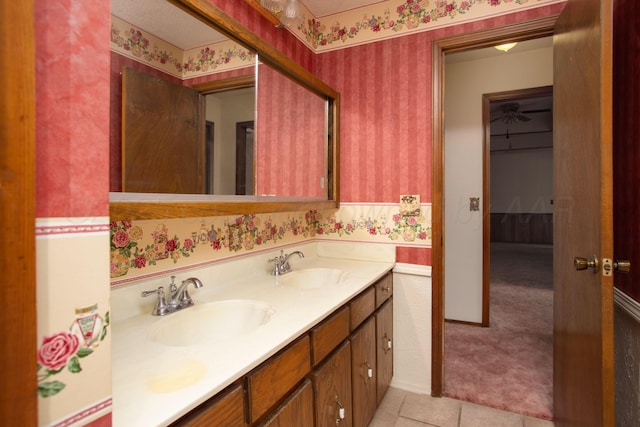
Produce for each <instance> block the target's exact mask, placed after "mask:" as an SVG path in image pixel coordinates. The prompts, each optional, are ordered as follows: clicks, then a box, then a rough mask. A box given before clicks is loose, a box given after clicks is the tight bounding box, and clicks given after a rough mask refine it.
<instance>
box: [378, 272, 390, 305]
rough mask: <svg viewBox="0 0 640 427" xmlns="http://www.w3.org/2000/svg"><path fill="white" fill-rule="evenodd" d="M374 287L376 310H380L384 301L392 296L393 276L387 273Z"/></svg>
mask: <svg viewBox="0 0 640 427" xmlns="http://www.w3.org/2000/svg"><path fill="white" fill-rule="evenodd" d="M374 287H375V288H376V308H380V306H381V305H382V304H384V302H385V301H386V300H388V299H389V298H391V297H392V296H393V274H392V273H391V272H389V273H387V274H386V275H385V276H384V277H383V278H382V279H380V280H378V281H377V282H376V284H375V285H374Z"/></svg>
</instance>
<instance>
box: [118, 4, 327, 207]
mask: <svg viewBox="0 0 640 427" xmlns="http://www.w3.org/2000/svg"><path fill="white" fill-rule="evenodd" d="M147 2H148V3H147ZM132 3H136V4H137V3H139V2H129V1H127V0H113V2H112V14H113V16H114V20H115V18H116V17H117V18H120V19H122V20H123V21H126V22H127V23H129V24H131V26H132V27H133V26H135V27H136V28H143V29H146V28H147V27H146V26H148V25H151V24H149V23H148V22H149V20H152V21H153V22H154V28H156V29H157V28H159V29H157V30H155V31H156V32H159V33H161V34H155V33H154V36H156V37H158V38H160V39H162V40H165V41H167V42H169V43H170V44H171V45H174V46H178V47H180V48H181V49H188V47H187V46H185V47H181V44H182V45H184V43H186V42H184V41H182V40H180V31H177V30H175V29H170V26H171V25H178V29H180V28H181V29H182V30H183V31H187V32H190V33H195V32H196V28H197V26H202V28H201V31H199V32H198V33H199V36H200V37H202V39H201V41H199V42H198V43H200V46H204V45H207V44H211V43H214V42H219V41H220V40H224V39H225V38H227V39H229V40H230V41H231V42H232V43H234V44H236V43H237V45H236V46H237V48H236V47H232V48H231V49H229V50H228V51H229V52H232V51H233V55H237V56H238V57H240V56H241V57H242V60H243V61H244V62H242V63H240V65H239V66H238V67H236V68H234V69H232V70H230V71H229V69H224V70H222V71H214V72H208V73H207V72H205V73H203V72H200V73H197V76H195V77H192V78H185V77H184V74H186V71H189V70H190V69H193V70H195V69H196V68H197V67H200V68H197V69H198V71H202V70H203V68H202V67H201V64H200V65H199V64H198V63H197V60H198V58H197V57H196V58H195V61H194V60H192V59H191V57H189V61H187V62H184V61H183V63H181V64H177V65H176V67H177V68H180V67H182V70H180V71H182V72H183V76H182V78H180V77H175V76H166V75H164V74H163V73H161V72H158V71H157V70H148V69H147V70H146V69H144V68H145V67H139V66H134V67H128V66H127V65H131V64H132V62H131V61H128V60H126V58H125V59H121V58H120V56H119V55H117V54H114V53H112V84H111V91H112V109H111V110H112V123H111V132H112V141H111V151H112V154H111V188H110V191H111V192H110V215H111V217H112V218H114V219H125V218H126V219H155V218H173V217H191V216H215V215H230V214H238V213H246V212H255V213H258V212H276V211H295V210H307V209H327V208H334V207H337V206H338V156H337V154H338V108H339V94H338V93H337V92H336V91H335V90H333V89H332V88H331V87H329V86H327V85H326V84H324V83H322V82H320V81H319V80H318V79H317V78H315V77H314V76H313V75H312V74H311V73H309V72H308V71H307V70H306V69H304V68H302V67H301V66H299V65H298V64H297V63H295V62H293V61H291V60H290V59H289V58H287V57H286V56H285V55H283V54H282V53H281V52H279V51H277V50H276V49H275V48H273V47H272V46H271V45H269V44H268V43H266V42H265V41H263V40H262V39H260V38H259V37H258V36H257V35H255V34H254V33H252V32H251V31H249V30H248V29H246V28H244V27H243V26H241V25H240V24H239V23H238V22H237V21H235V20H234V19H233V18H231V17H229V16H228V15H226V14H225V13H224V12H222V11H221V10H220V9H218V8H217V7H216V6H214V5H212V4H211V3H209V2H208V1H207V0H171V1H168V0H144V1H143V2H140V3H147V4H146V6H144V7H147V10H146V11H145V12H144V13H133V12H132V11H131V10H130V9H131V8H132V6H131V5H132ZM136 7H140V6H136ZM149 8H150V9H149ZM170 8H173V10H172V9H170ZM167 10H169V11H170V12H169V13H167ZM180 14H182V15H180ZM119 15H123V16H119ZM138 15H141V16H142V17H143V19H138V18H137V17H136V16H138ZM179 16H180V18H178V17H179ZM185 19H191V20H192V21H190V23H188V24H185V22H186V21H184V20H185ZM145 20H146V21H145ZM158 22H160V24H158ZM145 23H146V24H145ZM203 24H204V25H203ZM164 30H167V31H166V32H163V31H164ZM131 32H132V33H133V30H131ZM176 33H177V34H178V40H168V39H169V38H170V37H174V35H175V34H176ZM200 34H201V35H200ZM189 35H190V36H193V34H189ZM128 36H130V35H129V34H128ZM134 36H135V34H134ZM112 38H113V35H112ZM141 38H144V34H143V37H141ZM141 42H142V43H143V44H144V43H145V42H146V43H147V46H146V49H144V51H143V52H142V53H138V52H133V53H134V54H140V55H158V56H160V55H162V54H166V50H167V49H162V46H161V48H158V47H157V46H154V47H153V48H151V47H150V46H148V45H149V42H148V40H142V41H141ZM190 43H192V42H191V41H190ZM133 44H134V43H132V42H131V41H130V42H129V45H131V46H133ZM131 46H126V47H127V48H129V49H132V50H133V48H134V47H136V46H133V47H131ZM203 52H204V51H203ZM207 52H208V51H207ZM228 56H232V54H231V53H229V55H228ZM114 57H115V58H116V59H115V60H114ZM134 59H135V58H134ZM163 59H164V58H163ZM223 59H224V58H223ZM251 60H253V62H250V61H251ZM167 61H168V60H167ZM167 61H165V63H166V62H167ZM194 64H195V65H194ZM135 68H137V69H135ZM149 71H151V72H149ZM121 73H122V75H121ZM187 77H188V76H187ZM139 78H142V79H143V80H138V79H139ZM127 85H128V86H129V87H132V88H133V89H135V90H132V91H131V92H130V91H129V89H127V87H126V86H127ZM164 85H166V86H169V87H170V88H171V90H174V89H175V90H182V89H184V88H187V89H188V90H189V91H190V93H192V94H195V95H193V96H192V95H189V92H187V95H184V98H185V99H188V101H184V102H183V101H182V100H183V95H176V94H175V93H172V92H169V94H166V93H165V92H164V91H160V90H159V87H160V86H164ZM145 87H146V91H147V92H149V93H151V94H152V95H158V97H156V98H153V97H151V98H149V97H148V96H147V95H144V96H142V98H141V99H143V100H144V101H143V102H142V104H140V103H139V102H138V101H137V100H136V96H140V95H139V94H137V92H138V91H141V90H143V89H144V88H145ZM163 90H164V89H163ZM180 93H182V92H180ZM150 99H151V100H150ZM167 99H169V100H171V102H169V103H167V102H166V100H167ZM177 100H180V102H178V101H177ZM136 102H138V103H136ZM145 103H146V105H145ZM114 105H115V107H114ZM118 109H119V110H118ZM176 110H180V114H186V117H183V116H181V115H179V114H178V112H177V111H176ZM114 111H115V113H114ZM143 111H144V112H145V113H148V114H149V115H147V116H143V115H142V112H143ZM114 116H115V117H114ZM143 117H144V118H143ZM175 130H177V135H175V136H169V135H170V134H171V132H172V131H175ZM190 132H191V133H193V135H195V136H194V137H193V138H194V141H195V142H194V143H191V145H189V144H186V143H185V141H184V140H185V138H186V137H185V135H187V134H189V133H190ZM189 138H191V137H189ZM138 140H139V141H138ZM176 140H177V141H178V142H179V145H177V144H176ZM140 141H141V144H142V145H136V144H138V143H139V142H140ZM168 146H173V147H174V149H173V151H172V150H171V149H168V148H167V147H168ZM176 147H177V148H176ZM120 148H121V150H120ZM189 151H190V152H192V153H194V154H195V157H191V158H187V157H185V156H183V154H185V153H186V152H189ZM159 171H160V173H159V175H158V172H159ZM154 173H155V174H156V178H154V177H151V178H148V176H152V175H153V174H154ZM149 174H151V175H149ZM163 181H164V182H163Z"/></svg>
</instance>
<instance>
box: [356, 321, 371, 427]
mask: <svg viewBox="0 0 640 427" xmlns="http://www.w3.org/2000/svg"><path fill="white" fill-rule="evenodd" d="M376 370H377V367H376V323H375V318H374V317H373V316H370V317H369V318H368V319H367V320H366V321H365V322H364V323H363V325H362V326H361V327H360V328H359V329H358V330H357V331H356V332H354V333H353V334H352V335H351V389H352V396H353V398H352V400H353V426H354V427H366V426H368V425H369V422H370V421H371V420H372V419H373V416H374V415H375V412H376V407H377V405H378V400H377V397H376V393H377V381H376Z"/></svg>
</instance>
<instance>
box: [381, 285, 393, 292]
mask: <svg viewBox="0 0 640 427" xmlns="http://www.w3.org/2000/svg"><path fill="white" fill-rule="evenodd" d="M382 290H383V291H385V292H391V287H390V286H386V287H384V288H382Z"/></svg>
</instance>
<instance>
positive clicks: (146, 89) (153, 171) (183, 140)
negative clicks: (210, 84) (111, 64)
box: [122, 68, 206, 194]
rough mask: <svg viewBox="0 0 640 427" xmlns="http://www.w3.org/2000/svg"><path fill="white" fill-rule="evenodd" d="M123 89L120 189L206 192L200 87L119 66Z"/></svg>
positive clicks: (145, 191)
mask: <svg viewBox="0 0 640 427" xmlns="http://www.w3.org/2000/svg"><path fill="white" fill-rule="evenodd" d="M122 90H123V94H122V100H123V108H122V191H127V192H138V193H177V194H202V193H204V192H205V189H206V185H205V184H206V183H205V160H206V155H205V120H204V115H203V110H204V109H203V108H201V107H200V94H199V93H198V91H196V90H194V89H192V88H189V87H186V86H180V85H179V84H176V83H173V82H170V81H168V80H164V79H161V78H159V77H156V76H152V75H150V74H146V73H144V72H141V71H137V70H134V69H131V68H125V69H124V70H123V74H122Z"/></svg>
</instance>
